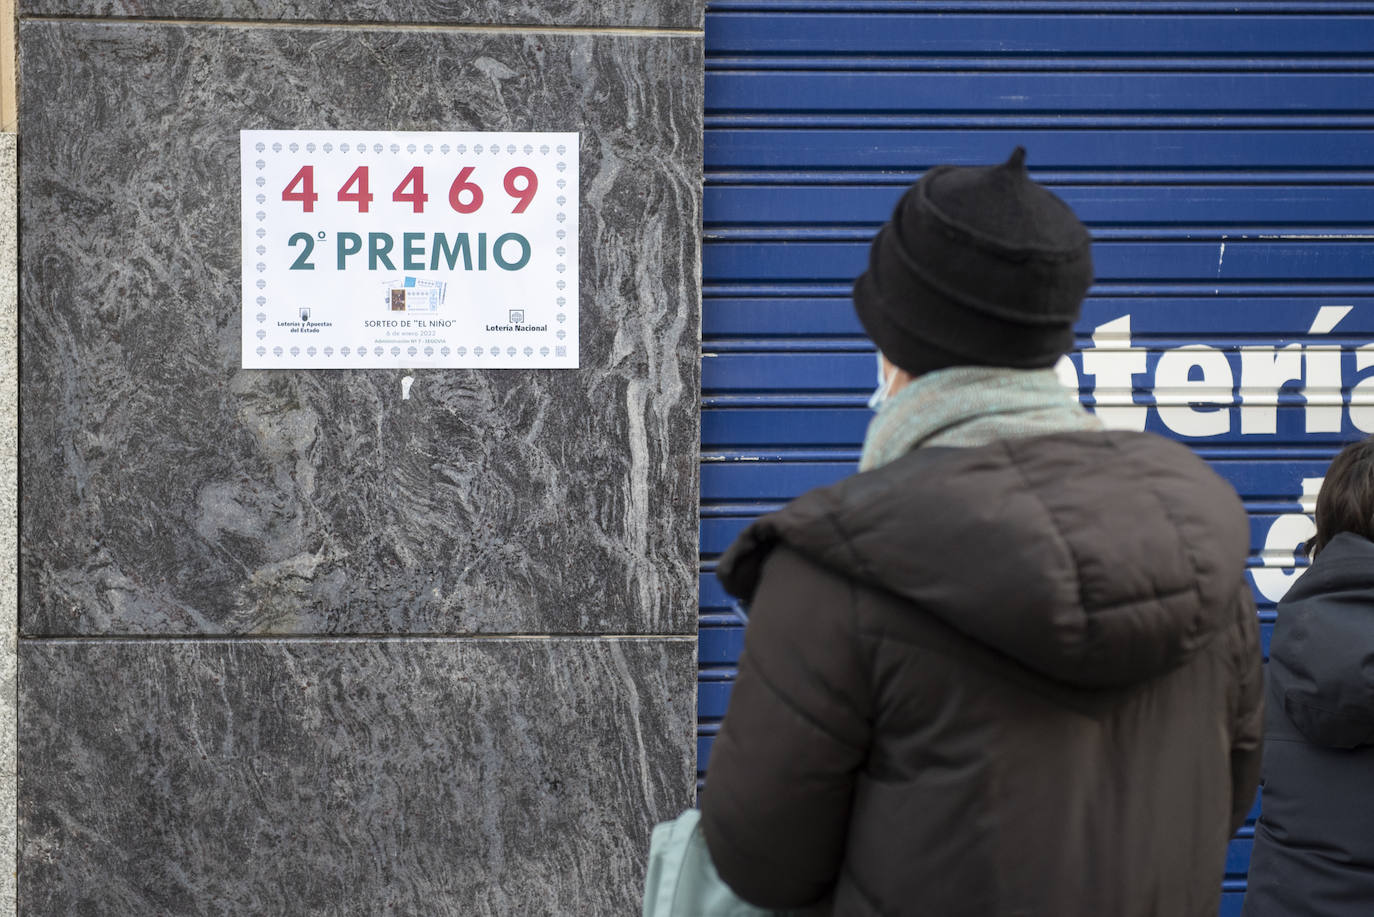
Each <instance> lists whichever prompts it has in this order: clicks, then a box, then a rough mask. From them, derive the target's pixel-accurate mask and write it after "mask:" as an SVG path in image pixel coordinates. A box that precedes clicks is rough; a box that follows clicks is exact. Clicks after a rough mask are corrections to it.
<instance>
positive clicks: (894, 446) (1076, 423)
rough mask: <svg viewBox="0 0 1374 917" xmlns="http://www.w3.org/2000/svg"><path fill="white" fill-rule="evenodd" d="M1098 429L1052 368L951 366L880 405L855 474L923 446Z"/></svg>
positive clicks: (975, 443)
mask: <svg viewBox="0 0 1374 917" xmlns="http://www.w3.org/2000/svg"><path fill="white" fill-rule="evenodd" d="M1101 429H1102V422H1101V421H1100V420H1098V419H1097V417H1095V416H1094V415H1092V414H1090V413H1088V412H1087V411H1086V410H1085V409H1084V408H1083V406H1082V405H1081V404H1079V403H1078V397H1077V395H1076V393H1074V392H1072V391H1070V390H1069V389H1067V388H1065V387H1064V385H1063V383H1061V382H1060V381H1059V377H1058V376H1057V375H1056V374H1055V372H1054V370H1053V369H1005V368H1002V367H991V366H955V367H952V368H950V369H940V370H936V371H935V372H931V373H926V374H925V375H923V376H920V377H918V378H917V379H915V380H914V381H913V382H911V383H910V384H909V385H907V387H906V388H904V389H902V390H901V391H899V392H898V393H897V394H895V395H893V396H891V397H890V398H888V399H887V401H885V402H883V404H882V405H881V406H880V407H879V408H878V413H877V414H875V415H874V417H873V420H872V421H870V422H869V424H868V434H867V435H866V436H865V437H864V451H863V457H862V458H861V459H860V460H859V470H860V471H870V470H872V469H874V468H878V467H880V466H882V465H886V464H887V463H888V462H890V461H892V460H893V459H896V458H899V457H901V456H903V455H905V454H906V453H908V452H910V451H911V450H912V449H919V448H921V447H922V446H963V447H971V446H983V445H986V444H988V443H990V442H993V441H994V440H999V439H1013V438H1016V437H1025V436H1043V435H1045V434H1048V433H1062V432H1065V431H1069V430H1101Z"/></svg>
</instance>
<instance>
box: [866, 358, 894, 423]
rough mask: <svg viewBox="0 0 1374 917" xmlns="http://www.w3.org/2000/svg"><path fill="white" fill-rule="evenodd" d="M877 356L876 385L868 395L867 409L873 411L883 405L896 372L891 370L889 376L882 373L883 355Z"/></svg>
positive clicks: (890, 389)
mask: <svg viewBox="0 0 1374 917" xmlns="http://www.w3.org/2000/svg"><path fill="white" fill-rule="evenodd" d="M877 357H878V387H877V388H875V389H874V390H873V394H872V395H870V396H869V397H868V407H869V410H873V411H876V410H878V408H880V407H882V406H883V402H884V401H886V400H887V396H888V394H889V393H891V391H892V382H893V380H895V379H896V378H897V373H896V372H893V373H892V375H890V376H887V375H883V355H882V354H877Z"/></svg>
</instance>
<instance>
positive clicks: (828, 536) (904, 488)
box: [718, 432, 1329, 687]
mask: <svg viewBox="0 0 1374 917" xmlns="http://www.w3.org/2000/svg"><path fill="white" fill-rule="evenodd" d="M779 543H785V544H786V545H788V546H789V547H791V548H792V549H793V550H795V551H798V552H799V553H801V554H803V555H805V556H806V557H808V558H810V559H811V560H812V561H814V562H815V563H818V564H820V565H822V566H825V567H828V568H830V569H832V570H835V571H837V572H839V573H841V574H843V575H845V576H848V577H851V578H853V579H855V580H858V581H860V582H863V583H866V584H869V585H871V586H874V587H877V588H880V589H883V590H886V591H888V592H891V593H894V594H896V595H898V596H900V597H902V598H904V599H906V600H908V601H909V602H910V603H912V604H913V605H914V606H916V607H918V608H919V609H920V610H922V611H925V612H927V613H929V614H933V615H936V616H937V617H939V618H940V619H942V620H943V621H944V622H946V623H948V624H950V625H951V626H953V627H955V628H956V629H958V630H960V631H961V632H963V633H964V634H965V635H966V636H968V637H970V638H972V639H974V640H977V641H979V642H981V643H983V644H985V645H987V646H989V647H991V648H993V649H995V650H997V651H999V652H1001V653H1003V654H1005V655H1007V656H1010V657H1012V658H1013V659H1015V660H1017V661H1018V662H1020V663H1021V664H1023V665H1025V666H1027V667H1029V668H1031V669H1033V670H1035V671H1037V672H1039V673H1040V674H1042V675H1045V676H1048V677H1050V678H1053V679H1056V680H1059V681H1063V682H1066V683H1069V684H1073V685H1080V686H1102V687H1107V686H1121V685H1127V684H1132V683H1135V682H1138V681H1142V680H1145V679H1148V678H1151V677H1154V676H1155V675H1158V674H1161V673H1163V672H1165V671H1168V670H1170V669H1172V668H1174V667H1176V666H1178V665H1181V664H1182V663H1183V662H1184V661H1186V660H1187V659H1188V658H1189V657H1191V656H1192V655H1193V654H1194V653H1195V652H1196V651H1197V650H1198V649H1199V648H1200V647H1201V646H1203V645H1205V644H1206V643H1207V641H1208V640H1210V639H1211V637H1212V635H1213V634H1214V633H1215V632H1216V631H1217V630H1218V629H1220V628H1221V627H1223V626H1224V625H1226V624H1227V623H1229V616H1230V615H1231V613H1232V611H1233V607H1234V606H1233V602H1234V600H1235V596H1236V594H1237V591H1238V589H1239V588H1240V587H1241V586H1242V585H1243V582H1244V580H1243V576H1244V568H1245V559H1246V556H1247V554H1248V550H1249V523H1248V520H1247V518H1246V515H1245V511H1244V509H1243V508H1242V506H1241V504H1240V501H1239V499H1238V498H1237V497H1236V494H1235V492H1234V491H1233V490H1232V489H1231V488H1230V486H1229V485H1227V484H1226V483H1225V482H1224V481H1222V480H1221V479H1220V478H1219V477H1217V475H1216V474H1215V473H1213V472H1212V471H1211V469H1209V468H1208V467H1207V466H1206V465H1205V464H1204V463H1203V462H1202V461H1200V460H1199V459H1198V458H1197V457H1195V456H1194V455H1193V454H1192V453H1191V452H1190V451H1189V450H1188V449H1187V448H1186V447H1184V446H1182V445H1180V444H1178V443H1175V442H1172V441H1170V440H1166V439H1164V438H1162V437H1159V436H1155V435H1153V434H1146V433H1123V432H1106V433H1103V432H1086V433H1083V432H1080V433H1062V434H1055V435H1051V436H1041V437H1035V438H1029V439H1008V440H1000V441H998V442H994V443H992V444H989V445H987V446H981V447H978V448H973V449H941V448H931V449H918V450H916V451H914V452H911V453H909V454H907V455H905V456H903V457H902V458H900V459H898V460H896V461H894V462H892V463H890V464H888V465H885V466H883V467H881V468H878V469H875V470H873V471H869V472H865V473H863V474H859V475H855V476H854V477H851V478H847V479H846V480H844V481H841V482H840V483H838V484H836V485H833V486H830V487H826V488H822V489H819V490H814V491H811V492H809V493H807V494H804V495H803V496H801V497H799V498H798V499H796V500H794V501H793V502H792V503H790V504H788V505H787V506H786V507H784V508H783V509H781V510H779V511H778V512H776V513H772V514H770V515H768V516H764V517H762V518H760V519H758V520H756V521H755V522H754V523H753V524H752V525H751V526H750V527H749V528H748V529H746V530H745V531H744V532H743V533H742V534H741V535H740V537H739V539H738V540H737V541H736V542H735V543H734V544H733V545H732V546H731V547H730V549H729V550H728V551H727V552H726V553H725V555H723V556H722V558H721V561H720V564H719V567H718V575H719V577H720V579H721V581H722V583H723V584H724V586H725V588H726V589H727V590H728V591H729V592H730V593H731V594H733V595H735V596H738V597H740V598H743V599H746V600H747V599H749V598H751V597H752V595H753V592H754V589H755V587H756V586H757V584H758V579H759V575H760V573H761V571H762V566H763V562H764V560H765V559H766V558H767V555H768V553H769V552H770V551H771V550H772V548H773V547H774V546H775V545H777V544H779ZM1328 550H1329V549H1328Z"/></svg>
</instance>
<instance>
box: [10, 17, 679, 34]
mask: <svg viewBox="0 0 1374 917" xmlns="http://www.w3.org/2000/svg"><path fill="white" fill-rule="evenodd" d="M19 21H20V22H55V23H96V24H99V25H104V26H137V25H145V26H148V25H153V26H168V25H170V26H184V27H187V28H244V29H318V30H325V31H364V32H376V31H387V32H440V33H448V32H455V33H463V32H476V33H495V34H504V35H512V34H514V35H546V34H547V35H618V36H624V37H628V38H693V39H700V38H701V37H702V35H703V34H704V32H703V30H702V29H671V28H641V27H637V26H596V25H587V26H582V25H565V26H556V25H539V24H533V25H508V24H505V23H493V24H483V23H463V24H447V23H441V22H403V23H395V22H328V21H322V20H318V19H262V20H255V19H177V18H170V17H169V18H158V17H151V16H150V17H144V18H137V19H135V18H120V19H105V18H102V17H99V16H41V15H39V16H21V17H19Z"/></svg>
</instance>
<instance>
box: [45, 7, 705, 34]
mask: <svg viewBox="0 0 1374 917" xmlns="http://www.w3.org/2000/svg"><path fill="white" fill-rule="evenodd" d="M704 7H705V0H19V10H20V15H23V16H54V15H63V16H112V17H119V16H135V17H171V18H189V19H247V20H273V21H276V20H288V21H289V20H300V21H311V20H327V21H330V22H385V23H407V22H408V23H433V24H443V25H459V24H479V23H493V24H501V25H512V24H525V25H558V26H574V25H577V26H603V27H604V26H622V27H623V26H631V27H637V28H678V29H700V28H701V26H702V17H703V10H704Z"/></svg>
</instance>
